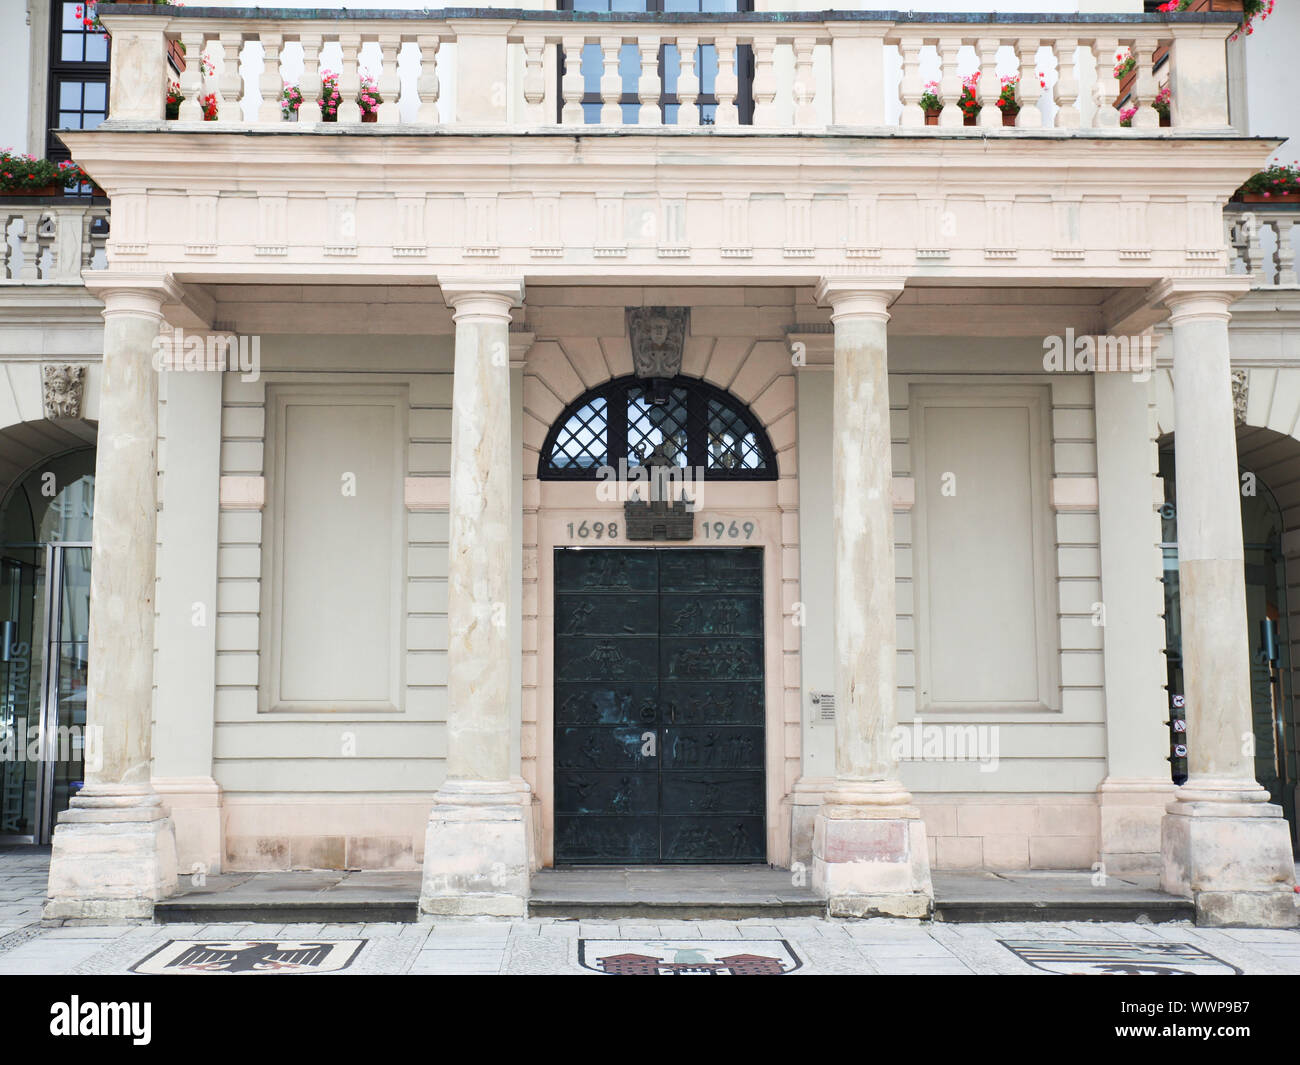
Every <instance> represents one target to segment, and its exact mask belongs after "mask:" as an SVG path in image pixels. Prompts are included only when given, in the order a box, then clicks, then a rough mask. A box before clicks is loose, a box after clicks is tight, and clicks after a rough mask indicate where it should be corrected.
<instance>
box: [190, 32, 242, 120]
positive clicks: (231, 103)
mask: <svg viewBox="0 0 1300 1065" xmlns="http://www.w3.org/2000/svg"><path fill="white" fill-rule="evenodd" d="M219 39H220V41H221V73H220V74H219V75H218V76H217V122H219V123H220V124H221V125H223V126H236V125H239V124H240V123H241V122H243V121H244V111H243V96H244V79H243V77H242V76H241V75H240V73H239V53H240V51H241V49H242V48H243V45H244V35H243V34H242V33H241V32H240V31H239V30H222V31H221V34H220V37H219ZM200 62H202V60H200ZM186 65H187V66H188V64H186Z"/></svg>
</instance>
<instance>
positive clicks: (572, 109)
mask: <svg viewBox="0 0 1300 1065" xmlns="http://www.w3.org/2000/svg"><path fill="white" fill-rule="evenodd" d="M586 43H587V42H586V38H584V37H565V38H564V77H563V78H562V79H561V81H560V91H561V92H562V93H563V95H564V111H563V112H562V113H561V115H560V119H561V121H562V122H563V123H564V125H566V126H581V125H582V124H583V122H585V121H586V118H585V115H584V113H583V110H582V96H583V93H585V92H586V88H587V86H586V82H585V81H584V80H583V77H582V48H583V45H585V44H586Z"/></svg>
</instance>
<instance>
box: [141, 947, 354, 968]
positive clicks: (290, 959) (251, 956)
mask: <svg viewBox="0 0 1300 1065" xmlns="http://www.w3.org/2000/svg"><path fill="white" fill-rule="evenodd" d="M364 943H365V940H364V939H331V940H324V941H322V940H275V939H269V940H268V939H261V940H251V939H250V940H230V941H227V940H204V939H198V940H195V939H173V940H170V941H169V942H167V943H164V944H163V945H162V946H161V947H159V948H158V949H157V950H155V951H154V952H153V953H152V954H150V955H149V956H148V957H147V958H145V959H143V960H142V961H140V962H138V963H137V964H136V965H135V967H134V968H133V969H132V970H131V971H132V972H136V973H148V974H151V975H160V974H164V973H332V972H338V971H339V970H341V969H346V968H347V967H348V966H349V965H351V964H352V962H353V960H354V959H355V958H356V956H357V952H358V951H359V950H360V949H361V947H362V944H364Z"/></svg>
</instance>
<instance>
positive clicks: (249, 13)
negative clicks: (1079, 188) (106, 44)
mask: <svg viewBox="0 0 1300 1065" xmlns="http://www.w3.org/2000/svg"><path fill="white" fill-rule="evenodd" d="M99 11H100V17H101V19H102V21H103V22H104V24H105V26H107V27H108V28H109V30H110V31H111V33H112V34H113V37H114V45H113V49H112V99H111V101H110V120H112V121H121V122H132V123H134V122H139V121H159V122H161V121H162V120H163V118H164V88H165V84H166V80H167V78H168V70H169V68H168V66H167V59H166V56H167V52H168V49H169V48H171V49H173V50H175V46H176V45H177V44H179V45H181V46H183V48H184V54H185V55H186V56H191V57H197V56H202V57H204V59H205V62H202V63H200V62H187V63H186V66H185V70H184V72H183V73H182V74H181V76H180V88H181V92H182V94H183V95H184V97H185V99H184V101H183V102H182V103H181V105H180V110H179V116H178V120H177V121H179V122H180V123H181V124H183V125H186V126H195V127H196V128H203V127H207V128H214V129H218V130H220V129H222V128H223V127H240V128H247V127H263V126H278V127H282V126H286V125H288V124H294V125H296V126H297V127H298V128H299V129H302V128H310V127H317V126H319V125H320V124H321V123H322V122H323V121H325V120H327V119H328V120H332V119H334V118H335V116H333V115H328V114H323V113H322V110H321V107H320V106H319V104H318V102H317V101H318V99H319V97H320V92H319V88H318V87H319V85H320V81H321V73H322V71H323V70H326V69H328V70H330V71H332V72H334V73H335V74H337V77H338V88H339V93H340V98H341V102H340V104H339V106H338V109H337V115H336V119H337V123H338V124H340V125H344V126H351V125H353V124H358V123H360V122H361V120H362V109H361V107H360V106H359V105H358V103H357V96H358V93H359V90H360V88H361V84H362V77H363V75H366V74H368V75H369V76H370V77H371V78H373V80H374V83H375V85H376V87H377V90H378V93H379V95H380V96H381V97H382V101H383V102H382V103H381V104H380V105H379V106H378V108H377V115H376V116H375V118H374V121H375V122H376V123H377V124H378V125H380V126H394V125H400V126H408V127H425V128H428V127H450V128H453V129H454V128H462V129H477V128H483V127H487V128H506V129H512V130H519V129H530V128H553V127H567V126H579V125H581V126H585V127H594V128H596V129H601V128H615V129H626V128H627V127H629V126H652V127H665V126H666V127H676V128H681V129H682V130H683V131H685V130H689V129H692V128H697V127H701V126H708V127H712V128H714V129H734V130H736V131H742V132H743V131H758V130H764V131H766V130H782V129H785V130H798V131H817V130H825V129H827V128H828V127H839V128H844V127H901V128H904V129H908V130H912V129H916V130H923V129H925V128H927V127H926V116H925V113H924V111H923V109H922V105H921V101H922V97H923V95H924V94H925V91H926V86H927V85H928V84H929V83H930V82H935V83H937V85H938V87H939V95H941V97H942V100H943V103H944V107H943V110H942V113H941V114H940V115H939V116H938V121H937V124H935V125H931V126H930V127H929V128H931V129H932V130H934V131H935V133H936V134H938V135H949V134H956V133H961V132H963V131H965V132H967V133H973V134H974V135H988V134H992V133H998V132H1001V131H1002V130H1004V129H1007V128H1012V124H1011V123H1010V122H1008V123H1006V124H1004V122H1003V112H1002V110H1001V109H1000V108H999V107H998V106H997V101H998V97H999V94H1000V92H1001V91H1002V88H1003V78H1006V77H1018V84H1016V85H1015V86H1014V87H1013V89H1012V90H1011V91H1012V92H1013V93H1014V95H1015V100H1014V104H1015V107H1008V108H1007V111H1008V113H1010V114H1013V115H1014V128H1017V129H1031V130H1038V131H1041V130H1044V129H1055V130H1061V131H1077V130H1088V131H1089V132H1090V133H1093V134H1095V133H1098V132H1102V133H1106V134H1115V135H1117V136H1121V135H1134V134H1139V135H1140V134H1142V133H1143V132H1148V131H1155V130H1156V129H1157V128H1158V127H1159V126H1160V125H1161V123H1160V119H1159V116H1158V114H1157V111H1156V109H1155V107H1154V104H1155V102H1156V96H1157V93H1158V91H1159V89H1160V87H1161V86H1162V85H1166V84H1167V85H1168V86H1169V87H1170V89H1171V96H1172V102H1171V108H1170V111H1171V114H1170V122H1169V125H1170V127H1171V133H1172V132H1176V131H1179V130H1182V131H1194V130H1195V131H1201V130H1218V131H1222V130H1225V129H1226V128H1227V127H1228V107H1227V86H1228V79H1227V70H1226V61H1225V55H1224V43H1223V42H1224V39H1225V38H1226V37H1227V36H1228V35H1229V34H1230V33H1231V32H1232V31H1233V29H1234V28H1235V26H1236V16H1233V15H1231V14H1218V13H1200V14H1179V15H1171V14H1150V15H1127V14H1125V15H1119V14H1098V13H1086V14H1071V15H1060V14H1046V15H1025V14H992V15H990V14H972V15H934V14H913V13H900V12H888V11H886V12H842V11H835V12H829V11H826V12H746V13H740V14H736V13H722V14H699V13H689V14H681V13H664V14H657V15H654V16H647V15H644V14H628V13H615V14H609V13H603V12H556V11H522V10H516V9H488V8H477V9H447V10H443V11H428V10H426V11H361V10H341V11H322V10H312V9H304V10H291V9H256V8H204V7H183V8H181V7H177V8H168V7H153V6H148V7H141V6H125V5H113V4H108V3H103V4H101V5H100V8H99ZM1122 55H1131V56H1132V59H1133V66H1134V77H1132V78H1131V79H1130V81H1131V84H1126V85H1125V87H1124V96H1125V98H1126V100H1127V104H1128V106H1130V107H1132V108H1134V113H1133V115H1132V117H1131V120H1130V124H1129V126H1128V127H1127V128H1125V127H1122V126H1121V112H1120V110H1119V109H1118V107H1117V106H1116V105H1117V102H1118V101H1119V99H1120V89H1121V86H1120V81H1119V79H1118V78H1116V77H1115V75H1114V69H1115V63H1116V58H1117V56H1122ZM976 70H978V71H979V72H980V75H981V77H980V81H979V83H978V86H977V89H976V91H977V94H978V103H979V110H978V116H977V120H976V122H975V124H974V125H973V126H972V125H968V124H967V122H966V117H965V115H964V114H963V113H962V112H961V110H960V109H959V107H958V99H959V97H960V94H961V90H962V79H963V77H964V76H967V75H969V74H970V73H972V72H974V71H976ZM285 85H291V86H294V87H297V88H298V89H299V90H300V91H301V94H302V104H301V107H300V109H298V110H297V111H296V112H290V113H289V114H288V115H286V114H284V113H283V111H282V107H281V92H282V89H283V88H284V86H285ZM207 98H210V99H211V101H212V102H213V103H215V105H216V118H215V120H214V121H212V122H208V123H205V122H204V121H203V119H204V105H203V101H204V100H205V99H207ZM1016 108H1018V111H1016ZM334 128H337V127H334Z"/></svg>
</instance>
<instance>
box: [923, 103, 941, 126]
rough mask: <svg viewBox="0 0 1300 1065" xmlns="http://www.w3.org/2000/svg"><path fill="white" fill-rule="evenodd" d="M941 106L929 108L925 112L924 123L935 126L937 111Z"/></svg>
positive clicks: (937, 119)
mask: <svg viewBox="0 0 1300 1065" xmlns="http://www.w3.org/2000/svg"><path fill="white" fill-rule="evenodd" d="M942 110H943V108H942V107H935V108H929V109H927V110H926V112H925V124H926V125H927V126H937V125H938V124H939V112H940V111H942Z"/></svg>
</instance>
